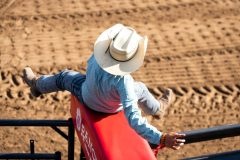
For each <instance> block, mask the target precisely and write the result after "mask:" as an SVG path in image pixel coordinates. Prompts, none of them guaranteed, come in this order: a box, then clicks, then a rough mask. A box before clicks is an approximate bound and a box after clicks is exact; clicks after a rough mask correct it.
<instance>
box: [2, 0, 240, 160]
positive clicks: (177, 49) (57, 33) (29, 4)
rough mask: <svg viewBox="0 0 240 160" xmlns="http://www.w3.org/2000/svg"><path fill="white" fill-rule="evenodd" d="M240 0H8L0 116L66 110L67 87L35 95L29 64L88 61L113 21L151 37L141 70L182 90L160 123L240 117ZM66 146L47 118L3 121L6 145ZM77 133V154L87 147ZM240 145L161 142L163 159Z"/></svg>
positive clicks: (173, 126)
mask: <svg viewBox="0 0 240 160" xmlns="http://www.w3.org/2000/svg"><path fill="white" fill-rule="evenodd" d="M239 8H240V1H239V0H121V1H118V0H112V1H111V0H101V1H99V0H91V1H89V0H41V1H38V0H1V1H0V72H1V74H0V118H1V119H68V118H69V117H70V112H69V106H70V102H69V98H70V96H69V93H67V92H59V93H52V94H49V95H44V96H42V97H40V98H37V99H36V98H34V97H32V96H31V95H30V93H29V89H28V88H27V86H26V84H24V83H23V81H22V79H21V76H22V75H21V71H22V69H23V67H25V66H31V67H32V68H33V69H34V70H35V71H36V72H37V73H38V74H39V75H41V74H48V73H57V72H58V71H60V70H63V69H65V68H69V69H74V70H78V71H80V72H82V73H84V72H85V69H86V61H87V59H88V58H89V56H90V55H91V53H92V51H93V44H94V42H95V40H96V38H97V37H98V35H99V34H100V33H101V32H102V31H104V30H105V29H106V28H108V27H110V26H112V25H113V24H115V23H123V24H125V25H129V26H132V27H133V28H135V29H136V30H137V31H138V32H139V33H140V34H142V35H147V36H148V38H149V45H148V52H147V55H146V58H145V62H144V66H143V67H141V69H139V70H138V71H137V72H135V73H134V74H133V77H134V78H135V80H138V81H142V82H144V83H145V84H146V85H147V86H148V88H149V90H150V91H151V92H152V93H153V94H154V95H155V96H156V97H159V96H161V94H162V90H163V89H164V88H166V87H170V88H172V89H173V90H174V93H175V95H176V100H175V101H174V103H173V104H172V106H171V107H170V108H169V110H168V111H167V114H166V116H165V118H164V119H163V120H162V121H159V120H156V119H154V118H152V117H147V118H148V120H149V121H150V122H151V123H152V124H153V125H155V126H156V127H158V128H159V129H160V130H161V131H186V130H193V129H198V128H207V127H211V126H217V125H223V124H237V123H238V124H239V123H240V114H239V113H240V28H239V26H240V9H239ZM29 139H34V140H35V144H36V152H48V153H49V152H55V151H61V152H62V153H63V156H64V159H66V150H67V142H66V141H65V140H64V139H63V138H62V137H61V136H59V135H58V134H57V133H55V132H54V131H53V130H52V129H51V128H46V127H27V128H26V127H1V129H0V152H29ZM79 148H80V147H79V142H78V141H77V140H76V149H75V153H76V157H79ZM237 149H240V137H234V138H226V139H222V140H214V141H208V142H201V143H196V144H189V145H185V146H184V147H183V148H182V149H181V150H179V151H173V150H169V149H164V150H162V151H161V152H160V153H159V155H158V159H159V160H164V159H169V160H174V159H180V158H185V157H192V156H198V155H202V154H209V153H218V152H225V151H232V150H237Z"/></svg>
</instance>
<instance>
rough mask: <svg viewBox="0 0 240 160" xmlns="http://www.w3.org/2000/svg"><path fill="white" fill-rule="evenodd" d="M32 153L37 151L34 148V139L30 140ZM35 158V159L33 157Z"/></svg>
mask: <svg viewBox="0 0 240 160" xmlns="http://www.w3.org/2000/svg"><path fill="white" fill-rule="evenodd" d="M30 153H31V154H34V153H35V148H34V140H32V139H31V140H30ZM32 160H35V159H32Z"/></svg>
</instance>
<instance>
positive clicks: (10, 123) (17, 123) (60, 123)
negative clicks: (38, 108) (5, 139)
mask: <svg viewBox="0 0 240 160" xmlns="http://www.w3.org/2000/svg"><path fill="white" fill-rule="evenodd" d="M68 125H69V122H68V121H67V120H16V119H14V120H0V126H36V127H38V126H68Z"/></svg>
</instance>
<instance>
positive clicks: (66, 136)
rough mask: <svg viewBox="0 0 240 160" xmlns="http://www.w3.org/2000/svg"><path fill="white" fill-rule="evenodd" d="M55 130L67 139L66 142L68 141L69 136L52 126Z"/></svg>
mask: <svg viewBox="0 0 240 160" xmlns="http://www.w3.org/2000/svg"><path fill="white" fill-rule="evenodd" d="M51 128H52V129H53V130H55V131H56V132H57V133H58V134H60V135H61V136H62V137H63V138H65V139H66V140H68V135H66V134H65V133H64V132H63V131H62V130H61V129H59V128H58V127H56V126H52V127H51Z"/></svg>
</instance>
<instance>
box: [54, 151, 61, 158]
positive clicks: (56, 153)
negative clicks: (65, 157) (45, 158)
mask: <svg viewBox="0 0 240 160" xmlns="http://www.w3.org/2000/svg"><path fill="white" fill-rule="evenodd" d="M55 155H56V158H55V159H56V160H61V156H62V155H61V152H55Z"/></svg>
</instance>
